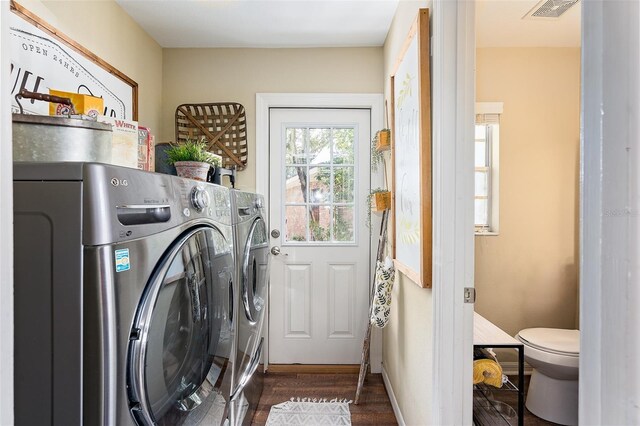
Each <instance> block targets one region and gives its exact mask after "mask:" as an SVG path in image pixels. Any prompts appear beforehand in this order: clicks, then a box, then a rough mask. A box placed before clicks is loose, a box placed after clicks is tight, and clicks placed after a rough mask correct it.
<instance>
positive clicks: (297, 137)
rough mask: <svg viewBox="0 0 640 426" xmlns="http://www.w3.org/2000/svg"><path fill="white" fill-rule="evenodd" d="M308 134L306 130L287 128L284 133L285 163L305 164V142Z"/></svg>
mask: <svg viewBox="0 0 640 426" xmlns="http://www.w3.org/2000/svg"><path fill="white" fill-rule="evenodd" d="M308 132H309V131H308V130H307V129H297V128H287V130H286V132H285V135H286V141H287V145H286V146H287V147H286V150H285V162H286V163H287V164H306V163H307V155H306V150H305V141H306V140H307V139H308Z"/></svg>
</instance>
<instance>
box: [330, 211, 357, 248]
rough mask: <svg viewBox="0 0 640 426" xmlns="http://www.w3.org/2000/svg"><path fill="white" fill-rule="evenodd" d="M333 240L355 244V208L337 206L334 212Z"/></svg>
mask: <svg viewBox="0 0 640 426" xmlns="http://www.w3.org/2000/svg"><path fill="white" fill-rule="evenodd" d="M333 236H334V237H333V238H334V240H335V241H342V242H353V241H355V234H354V232H353V206H336V207H335V210H334V212H333Z"/></svg>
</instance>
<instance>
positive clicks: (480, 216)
mask: <svg viewBox="0 0 640 426" xmlns="http://www.w3.org/2000/svg"><path fill="white" fill-rule="evenodd" d="M475 203H476V208H475V224H476V225H487V224H489V217H488V216H489V215H488V206H489V204H488V200H487V199H486V198H476V201H475Z"/></svg>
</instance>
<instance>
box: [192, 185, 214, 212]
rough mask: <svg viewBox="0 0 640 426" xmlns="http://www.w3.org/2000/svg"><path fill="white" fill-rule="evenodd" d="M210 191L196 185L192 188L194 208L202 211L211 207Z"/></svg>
mask: <svg viewBox="0 0 640 426" xmlns="http://www.w3.org/2000/svg"><path fill="white" fill-rule="evenodd" d="M210 201H211V200H210V199H209V193H208V192H207V190H206V189H204V188H202V187H199V186H195V187H193V189H192V190H191V205H192V206H193V208H194V209H196V210H197V211H199V212H201V211H202V210H204V209H205V208H207V207H209V203H210Z"/></svg>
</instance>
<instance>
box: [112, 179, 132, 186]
mask: <svg viewBox="0 0 640 426" xmlns="http://www.w3.org/2000/svg"><path fill="white" fill-rule="evenodd" d="M111 185H113V186H129V181H128V180H126V179H118V178H113V179H111Z"/></svg>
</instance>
